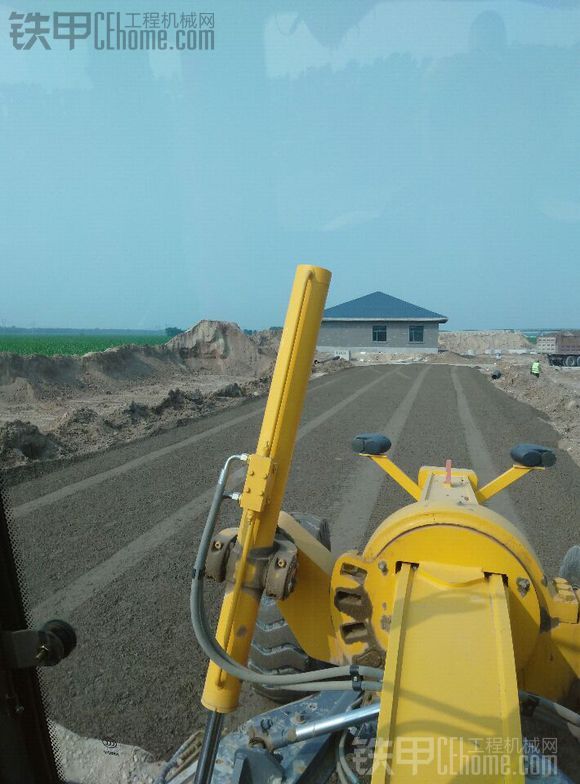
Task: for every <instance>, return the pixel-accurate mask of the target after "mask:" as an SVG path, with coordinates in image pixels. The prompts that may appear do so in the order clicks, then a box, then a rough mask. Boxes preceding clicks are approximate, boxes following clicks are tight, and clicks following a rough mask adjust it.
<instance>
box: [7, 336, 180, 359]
mask: <svg viewBox="0 0 580 784" xmlns="http://www.w3.org/2000/svg"><path fill="white" fill-rule="evenodd" d="M167 339H168V338H167V336H166V335H165V334H159V335H142V334H136V335H130V334H128V335H127V334H125V335H2V334H0V351H11V352H13V353H15V354H44V356H48V357H50V356H54V355H55V354H86V353H87V352H89V351H104V350H105V349H106V348H111V347H112V346H125V345H127V344H129V343H134V344H135V343H136V344H138V345H159V344H160V343H165V342H166V341H167Z"/></svg>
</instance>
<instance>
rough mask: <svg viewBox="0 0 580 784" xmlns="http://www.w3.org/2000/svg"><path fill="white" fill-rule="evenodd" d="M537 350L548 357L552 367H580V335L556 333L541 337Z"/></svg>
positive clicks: (575, 333)
mask: <svg viewBox="0 0 580 784" xmlns="http://www.w3.org/2000/svg"><path fill="white" fill-rule="evenodd" d="M536 345H537V349H538V351H541V352H542V353H543V354H547V355H548V362H549V363H550V365H565V366H566V367H580V333H577V332H555V333H552V334H549V335H540V336H539V337H538V341H537V344H536Z"/></svg>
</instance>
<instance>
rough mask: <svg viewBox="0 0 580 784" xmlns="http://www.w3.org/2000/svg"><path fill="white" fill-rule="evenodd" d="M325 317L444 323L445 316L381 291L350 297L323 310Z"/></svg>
mask: <svg viewBox="0 0 580 784" xmlns="http://www.w3.org/2000/svg"><path fill="white" fill-rule="evenodd" d="M322 318H323V320H325V319H346V320H349V319H355V320H369V321H373V320H375V319H376V320H377V321H378V320H401V321H406V320H409V321H439V322H440V323H444V322H446V321H447V316H442V315H441V313H434V312H433V311H432V310H426V309H425V308H420V307H419V306H418V305H413V304H411V303H410V302H405V300H403V299H397V297H391V296H390V295H389V294H384V293H383V292H382V291H375V292H373V293H372V294H366V295H365V296H364V297H357V299H351V300H350V301H349V302H343V303H342V305H335V306H334V307H332V308H327V309H326V310H325V311H324V315H323V317H322Z"/></svg>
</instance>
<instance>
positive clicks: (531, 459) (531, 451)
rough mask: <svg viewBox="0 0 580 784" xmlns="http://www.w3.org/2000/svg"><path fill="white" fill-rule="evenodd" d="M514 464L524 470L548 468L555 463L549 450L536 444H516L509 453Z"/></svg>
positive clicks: (552, 453) (554, 457)
mask: <svg viewBox="0 0 580 784" xmlns="http://www.w3.org/2000/svg"><path fill="white" fill-rule="evenodd" d="M510 454H511V456H512V460H513V461H514V463H518V464H519V465H522V466H525V467H526V468H539V467H542V468H549V467H550V466H553V465H554V463H555V462H556V455H555V454H554V452H552V450H551V449H548V447H546V446H539V445H538V444H517V446H514V448H513V449H512V450H511V452H510Z"/></svg>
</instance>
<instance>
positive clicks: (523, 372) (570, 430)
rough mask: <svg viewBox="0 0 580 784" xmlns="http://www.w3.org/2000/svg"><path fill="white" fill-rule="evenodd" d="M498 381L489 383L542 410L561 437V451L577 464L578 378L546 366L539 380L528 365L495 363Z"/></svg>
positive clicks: (579, 428) (579, 459)
mask: <svg viewBox="0 0 580 784" xmlns="http://www.w3.org/2000/svg"><path fill="white" fill-rule="evenodd" d="M497 367H498V368H499V370H500V371H501V374H502V375H501V378H499V379H497V380H495V381H493V382H492V383H493V384H495V385H496V386H498V387H500V388H501V389H503V390H504V391H505V392H508V393H509V394H510V395H513V397H515V398H516V399H517V400H522V401H524V402H526V403H529V404H530V405H532V406H534V408H537V409H539V410H540V411H543V412H544V413H545V414H546V415H547V416H548V418H549V419H550V422H551V423H552V424H553V425H554V427H555V428H556V430H557V431H558V432H559V433H560V434H561V435H562V437H563V440H562V442H561V443H560V447H561V448H562V449H565V450H567V451H568V452H570V454H571V456H572V457H573V459H574V460H576V462H577V463H580V379H578V378H577V376H576V371H575V370H574V371H572V372H571V373H570V374H568V373H567V372H566V370H562V369H560V368H556V367H545V368H544V369H543V370H542V373H541V377H540V379H536V378H534V377H533V376H532V375H531V374H530V369H529V364H527V365H516V364H512V363H508V362H500V363H498V366H497Z"/></svg>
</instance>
